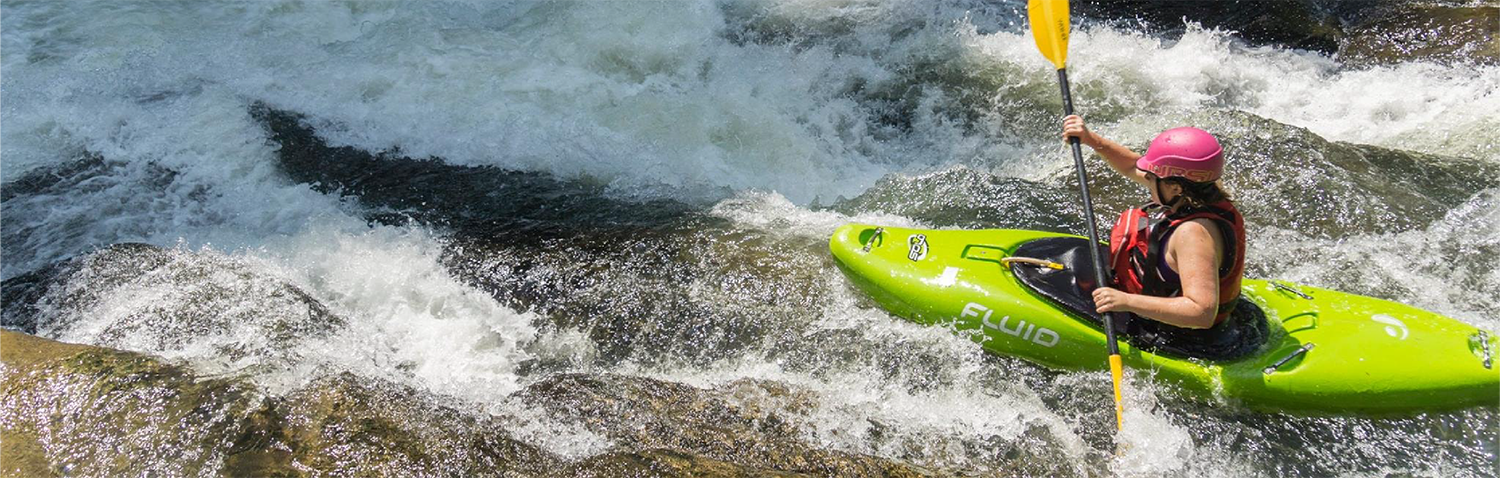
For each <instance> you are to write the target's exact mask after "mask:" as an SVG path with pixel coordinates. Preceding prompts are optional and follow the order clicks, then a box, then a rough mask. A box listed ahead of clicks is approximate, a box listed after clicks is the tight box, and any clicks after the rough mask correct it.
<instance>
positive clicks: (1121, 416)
mask: <svg viewBox="0 0 1500 478" xmlns="http://www.w3.org/2000/svg"><path fill="white" fill-rule="evenodd" d="M1124 368H1125V365H1124V364H1121V363H1120V356H1119V355H1110V356H1109V374H1110V375H1111V377H1112V378H1114V380H1115V429H1116V430H1124V429H1125V398H1124V397H1121V396H1120V379H1121V378H1122V377H1121V376H1120V375H1121V374H1122V372H1124Z"/></svg>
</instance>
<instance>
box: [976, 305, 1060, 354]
mask: <svg viewBox="0 0 1500 478" xmlns="http://www.w3.org/2000/svg"><path fill="white" fill-rule="evenodd" d="M994 313H995V311H993V310H990V309H989V308H988V307H985V306H982V305H979V304H975V303H973V302H970V303H969V304H968V305H965V306H964V311H963V313H960V314H959V317H981V318H980V319H979V321H980V322H981V323H983V324H984V327H985V328H988V329H993V330H997V331H1000V332H1004V333H1006V334H1010V335H1014V336H1016V337H1019V338H1020V339H1021V340H1026V341H1030V342H1031V343H1034V344H1037V345H1040V346H1043V347H1053V346H1056V345H1057V342H1058V341H1059V338H1058V336H1057V332H1054V331H1052V329H1049V328H1046V327H1038V326H1037V325H1036V324H1032V323H1027V322H1026V321H1024V320H1019V319H1017V320H1016V322H1015V327H1009V325H1010V321H1011V318H1010V316H1008V315H1007V316H1005V317H1001V318H1000V323H999V324H996V323H994V322H991V321H990V314H994Z"/></svg>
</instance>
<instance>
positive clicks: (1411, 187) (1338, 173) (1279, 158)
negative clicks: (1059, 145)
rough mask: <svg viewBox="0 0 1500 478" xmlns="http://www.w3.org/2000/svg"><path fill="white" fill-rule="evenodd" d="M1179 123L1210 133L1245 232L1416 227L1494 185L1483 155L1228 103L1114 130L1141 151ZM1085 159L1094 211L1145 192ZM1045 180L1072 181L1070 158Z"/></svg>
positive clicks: (1114, 209)
mask: <svg viewBox="0 0 1500 478" xmlns="http://www.w3.org/2000/svg"><path fill="white" fill-rule="evenodd" d="M1146 123H1151V124H1146ZM1181 124H1193V125H1198V126H1199V127H1202V128H1204V129H1207V130H1209V131H1211V132H1213V133H1214V134H1215V135H1216V136H1218V138H1219V140H1220V142H1221V143H1222V144H1223V146H1224V149H1225V151H1226V153H1225V157H1226V159H1227V161H1228V164H1227V166H1226V172H1225V175H1224V178H1223V180H1222V182H1223V184H1224V185H1225V188H1226V189H1227V190H1228V191H1229V192H1230V194H1231V195H1232V196H1233V197H1234V199H1235V204H1236V206H1238V207H1239V209H1240V210H1241V211H1242V212H1243V213H1244V214H1245V219H1246V222H1247V225H1248V226H1250V228H1251V230H1252V234H1253V230H1254V228H1255V227H1256V226H1257V225H1268V226H1274V227H1277V228H1281V229H1287V230H1294V231H1298V232H1300V233H1302V234H1304V235H1307V236H1310V237H1342V236H1347V235H1350V234H1369V233H1387V232H1399V231H1405V230H1412V229H1420V228H1423V227H1426V226H1427V225H1429V224H1431V223H1432V222H1433V221H1436V220H1438V219H1440V218H1442V217H1443V215H1444V214H1445V213H1447V212H1448V211H1449V210H1451V209H1453V208H1455V207H1458V206H1459V205H1461V204H1463V203H1464V202H1465V201H1467V200H1469V199H1470V198H1472V197H1473V196H1474V195H1475V194H1478V193H1479V192H1480V191H1483V190H1484V189H1486V188H1491V187H1496V186H1500V166H1497V165H1495V164H1493V163H1489V162H1485V161H1479V160H1474V159H1467V158H1459V157H1449V156H1437V155H1430V154H1424V153H1417V152H1412V151H1401V150H1395V149H1388V148H1382V147H1378V146H1369V145H1361V144H1353V143H1345V142H1336V141H1328V140H1326V139H1323V138H1322V137H1320V136H1318V135H1316V134H1313V133H1312V132H1311V131H1308V130H1306V129H1303V128H1298V127H1295V126H1290V125H1286V124H1282V123H1278V122H1275V121H1272V120H1268V119H1265V118H1261V117H1258V116H1255V115H1251V114H1248V113H1242V112H1235V111H1214V112H1205V113H1197V114H1194V115H1192V116H1191V117H1186V118H1182V117H1171V118H1166V117H1163V118H1152V119H1149V120H1147V121H1142V122H1141V123H1140V124H1137V125H1134V126H1132V128H1133V130H1132V132H1131V133H1130V134H1129V135H1128V137H1121V138H1117V139H1118V140H1119V141H1120V142H1121V143H1122V144H1126V145H1127V146H1129V147H1131V148H1132V149H1134V150H1135V151H1137V152H1144V151H1145V150H1146V143H1147V142H1148V141H1150V139H1151V137H1152V136H1154V135H1155V132H1157V131H1160V130H1163V129H1166V128H1168V127H1172V126H1177V125H1181ZM1156 128H1160V129H1156ZM1148 131H1149V132H1148ZM1085 151H1086V154H1088V153H1087V150H1086V149H1085ZM1090 161H1097V159H1090ZM1090 164H1091V166H1090V167H1091V171H1094V174H1093V175H1091V176H1090V177H1089V180H1090V182H1091V183H1092V184H1091V185H1090V186H1091V191H1093V193H1092V194H1093V198H1094V205H1095V213H1096V214H1100V215H1101V216H1100V217H1105V218H1107V219H1113V218H1114V215H1115V214H1118V213H1119V211H1121V210H1124V209H1125V208H1129V207H1133V206H1137V205H1140V204H1141V203H1144V202H1145V201H1146V200H1148V199H1149V198H1148V197H1147V196H1146V193H1145V191H1142V190H1141V188H1140V187H1139V186H1137V185H1135V184H1134V183H1132V182H1131V181H1130V180H1128V179H1125V178H1124V177H1122V176H1120V175H1118V174H1113V173H1112V172H1108V173H1106V171H1105V170H1104V169H1103V167H1102V166H1101V165H1100V164H1099V163H1097V162H1091V163H1090ZM1096 168H1097V169H1096ZM1053 180H1055V181H1058V182H1061V183H1065V184H1067V186H1068V189H1070V190H1075V191H1076V190H1077V189H1076V188H1077V184H1078V182H1077V177H1076V175H1075V174H1074V173H1073V170H1072V168H1071V167H1069V168H1065V169H1059V170H1058V171H1057V172H1055V173H1054V175H1053ZM1100 227H1105V226H1104V225H1101V226H1100Z"/></svg>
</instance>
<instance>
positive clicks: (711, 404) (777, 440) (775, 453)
mask: <svg viewBox="0 0 1500 478" xmlns="http://www.w3.org/2000/svg"><path fill="white" fill-rule="evenodd" d="M783 393H789V392H786V391H783ZM518 398H519V399H520V400H521V401H523V402H526V403H529V404H532V405H536V406H541V407H543V408H545V409H547V410H549V411H551V412H553V413H554V414H555V415H558V416H566V417H569V418H571V419H574V420H577V421H578V422H580V424H581V425H583V426H585V427H587V428H589V429H591V430H592V431H595V432H597V433H600V434H603V435H605V436H608V437H609V438H610V439H611V440H612V441H613V442H614V443H615V444H616V445H615V449H616V451H615V452H614V453H612V454H611V455H606V456H603V457H595V458H593V459H590V460H587V461H585V462H583V463H581V464H579V465H577V466H578V468H577V469H578V470H579V471H580V473H581V474H585V475H588V474H592V473H596V472H598V471H601V470H614V469H617V470H631V469H634V470H640V469H641V468H644V469H646V470H652V471H654V472H661V473H663V474H667V475H670V476H694V475H696V474H698V473H709V474H718V473H720V472H728V471H733V473H730V474H742V473H756V474H758V473H764V472H768V471H771V470H774V471H778V472H787V473H792V474H808V475H815V476H924V475H928V474H932V473H933V472H932V471H929V470H924V469H920V468H916V467H913V466H911V465H907V464H904V463H899V462H894V461H890V460H886V459H882V458H876V457H872V456H865V455H858V454H853V453H845V452H840V451H835V450H826V449H821V448H818V447H816V446H813V445H811V444H809V443H806V442H804V441H803V440H802V439H801V438H800V436H799V431H798V430H797V429H796V428H795V427H793V426H792V425H791V424H790V423H788V422H787V421H785V420H784V419H783V418H782V417H781V416H780V415H778V413H777V411H774V410H766V409H760V408H756V407H741V406H737V405H734V404H732V403H731V402H730V401H728V400H726V399H725V398H724V397H720V396H717V394H716V393H715V392H713V391H710V390H704V389H698V388H695V387H691V386H687V385H683V384H678V383H671V382H664V381H660V380H653V379H648V378H640V377H625V376H616V375H606V376H593V375H582V374H564V375H558V376H554V377H551V378H549V379H547V380H544V381H542V382H540V383H537V384H535V385H532V386H530V387H527V389H526V390H525V391H523V392H521V393H520V394H519V395H518ZM789 400H792V401H793V402H795V401H796V398H795V397H790V398H789ZM793 408H794V407H793ZM778 410H785V408H780V407H778ZM585 470H594V471H590V472H588V473H583V472H584V471H585ZM596 476H598V475H596ZM617 476H618V475H617Z"/></svg>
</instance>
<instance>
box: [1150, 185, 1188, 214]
mask: <svg viewBox="0 0 1500 478" xmlns="http://www.w3.org/2000/svg"><path fill="white" fill-rule="evenodd" d="M1165 182H1167V181H1166V179H1165V178H1157V179H1156V199H1158V201H1157V204H1161V205H1162V206H1163V207H1165V208H1167V209H1168V210H1174V209H1177V203H1180V202H1182V194H1178V195H1177V197H1174V198H1172V200H1171V201H1165V199H1166V198H1167V192H1166V191H1165V190H1163V189H1162V187H1161V185H1162V183H1165ZM1163 201H1165V202H1163Z"/></svg>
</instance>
